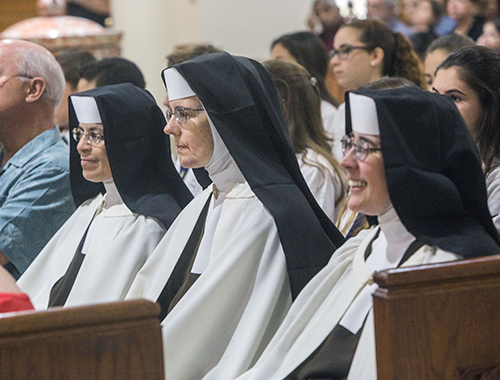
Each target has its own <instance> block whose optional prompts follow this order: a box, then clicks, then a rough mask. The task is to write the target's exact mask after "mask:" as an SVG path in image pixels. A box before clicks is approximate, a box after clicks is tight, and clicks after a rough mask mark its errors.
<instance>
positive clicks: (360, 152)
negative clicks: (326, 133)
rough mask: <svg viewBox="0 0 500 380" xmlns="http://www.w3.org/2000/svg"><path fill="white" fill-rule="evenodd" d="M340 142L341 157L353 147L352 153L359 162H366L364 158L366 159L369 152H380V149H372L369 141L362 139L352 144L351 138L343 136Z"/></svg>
mask: <svg viewBox="0 0 500 380" xmlns="http://www.w3.org/2000/svg"><path fill="white" fill-rule="evenodd" d="M341 142H342V155H343V156H344V157H345V155H346V154H347V152H349V151H350V150H351V148H353V147H354V153H355V154H356V158H357V159H358V160H359V161H364V160H366V157H368V155H369V154H370V153H371V152H376V151H380V150H382V149H380V148H372V147H371V144H373V143H372V142H371V141H368V140H365V139H364V138H362V137H360V138H359V139H358V141H356V142H354V141H353V140H352V137H351V136H349V135H345V136H344V137H342V140H341Z"/></svg>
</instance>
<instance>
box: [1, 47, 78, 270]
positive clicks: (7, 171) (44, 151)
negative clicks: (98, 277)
mask: <svg viewBox="0 0 500 380" xmlns="http://www.w3.org/2000/svg"><path fill="white" fill-rule="evenodd" d="M63 91H64V75H63V73H62V70H61V67H60V66H59V64H58V63H57V61H56V60H55V58H54V57H53V56H52V55H51V54H50V53H49V52H48V51H47V50H46V49H44V48H42V47H41V46H38V45H36V44H33V43H30V42H26V41H13V40H3V41H0V141H1V142H2V144H3V148H2V149H1V151H0V162H1V164H0V165H1V171H0V264H2V265H4V266H5V267H6V269H8V270H9V272H11V273H12V274H13V276H14V277H16V278H17V277H19V275H20V274H21V273H23V272H24V270H25V269H26V268H27V267H28V266H29V264H30V263H31V262H32V261H33V259H34V258H35V256H36V255H37V254H38V253H39V252H40V250H41V249H42V248H43V246H44V245H45V244H46V243H47V242H48V240H49V239H50V238H51V237H52V235H53V234H54V233H55V232H56V231H57V230H58V229H59V227H61V225H62V224H63V223H64V221H65V220H66V219H67V218H68V217H69V216H70V215H71V213H72V212H73V211H74V204H73V199H72V197H71V190H70V184H69V157H68V148H67V146H66V144H65V143H64V142H63V141H62V140H61V137H60V135H59V130H58V128H57V126H55V124H54V110H55V108H56V106H57V105H58V104H59V102H60V100H61V96H62V93H63Z"/></svg>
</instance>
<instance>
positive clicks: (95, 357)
mask: <svg viewBox="0 0 500 380" xmlns="http://www.w3.org/2000/svg"><path fill="white" fill-rule="evenodd" d="M158 315H159V307H158V306H157V305H155V304H154V303H152V302H149V301H146V300H134V301H125V302H114V303H109V304H101V305H93V306H83V307H74V308H64V309H61V308H57V309H52V310H49V311H44V312H33V311H31V312H23V313H10V314H5V315H3V316H2V317H1V318H0V379H2V380H7V379H16V380H108V379H109V380H111V379H113V380H132V379H134V380H138V379H140V380H163V379H164V370H163V353H162V341H161V326H160V322H159V320H158Z"/></svg>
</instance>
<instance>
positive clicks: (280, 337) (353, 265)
mask: <svg viewBox="0 0 500 380" xmlns="http://www.w3.org/2000/svg"><path fill="white" fill-rule="evenodd" d="M346 114H347V116H346V121H347V126H348V128H349V129H348V130H352V134H350V135H349V136H346V137H345V138H344V139H343V151H344V158H343V160H342V161H341V164H342V166H344V168H346V170H347V172H348V177H349V191H350V196H349V200H348V206H349V208H351V209H352V210H354V211H356V212H362V213H365V214H367V215H376V216H378V221H379V225H378V226H377V227H373V228H372V229H371V230H369V231H364V232H362V233H360V235H361V234H362V235H363V236H364V239H363V240H362V241H361V242H360V241H359V240H352V239H351V240H348V241H347V242H346V243H345V244H344V245H343V246H342V247H341V248H340V249H338V250H337V251H336V252H335V253H334V255H333V256H332V258H331V260H330V262H329V264H328V265H327V266H326V267H325V268H324V269H323V270H321V272H319V273H318V274H317V275H316V276H315V277H314V278H313V279H312V280H311V281H310V282H309V284H307V286H306V287H305V288H304V289H303V290H302V292H301V293H300V294H299V296H298V297H297V299H296V300H295V303H294V304H293V305H292V307H291V309H290V311H289V313H288V315H287V316H286V318H285V320H284V322H283V324H282V325H281V327H280V329H279V330H278V332H277V333H276V335H275V336H274V337H273V340H272V341H271V342H270V344H269V345H268V347H267V349H266V350H265V351H264V353H263V354H262V356H261V358H260V360H259V361H257V363H256V364H255V366H254V367H253V368H252V369H251V370H250V371H248V372H247V373H245V374H244V375H243V376H241V377H239V378H238V380H249V379H259V380H261V379H266V380H277V379H280V380H282V379H297V380H298V379H300V380H305V379H331V380H334V379H346V378H347V379H350V380H366V379H376V378H377V371H376V360H375V359H376V358H375V335H374V323H373V312H372V294H373V292H374V291H375V289H376V287H377V285H376V284H374V283H373V275H374V273H375V272H377V271H380V270H383V269H388V268H396V267H399V266H405V267H406V266H411V265H420V264H424V263H437V262H444V261H451V260H457V259H460V258H469V257H476V256H484V255H493V254H498V253H500V247H499V245H498V244H499V237H498V234H497V233H496V231H495V228H494V226H493V224H492V221H491V218H490V216H489V213H488V208H487V198H486V188H485V185H484V178H483V174H482V168H481V159H480V156H479V154H478V151H477V149H476V147H475V146H474V142H473V140H472V138H471V136H470V134H469V133H468V132H467V127H466V126H465V124H464V122H463V120H462V119H461V117H460V114H459V113H458V111H457V109H456V107H455V106H454V105H453V103H452V102H451V101H450V100H449V99H447V98H445V97H443V96H439V95H436V94H431V93H429V92H425V91H423V90H421V89H418V88H400V89H391V90H382V91H380V90H358V91H353V92H350V93H348V94H347V95H346ZM360 235H358V236H357V237H356V238H353V239H358V238H359V236H360ZM353 245H354V246H356V249H354V250H353V249H352V246H353Z"/></svg>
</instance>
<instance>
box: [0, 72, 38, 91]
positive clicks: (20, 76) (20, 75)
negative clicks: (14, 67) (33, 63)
mask: <svg viewBox="0 0 500 380" xmlns="http://www.w3.org/2000/svg"><path fill="white" fill-rule="evenodd" d="M15 77H18V78H27V79H33V78H34V77H32V76H29V75H25V74H14V75H11V76H10V77H8V78H7V79H6V80H4V81H3V82H2V84H0V88H2V87H3V86H5V85H6V84H7V82H8V81H10V80H11V79H12V78H15Z"/></svg>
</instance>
